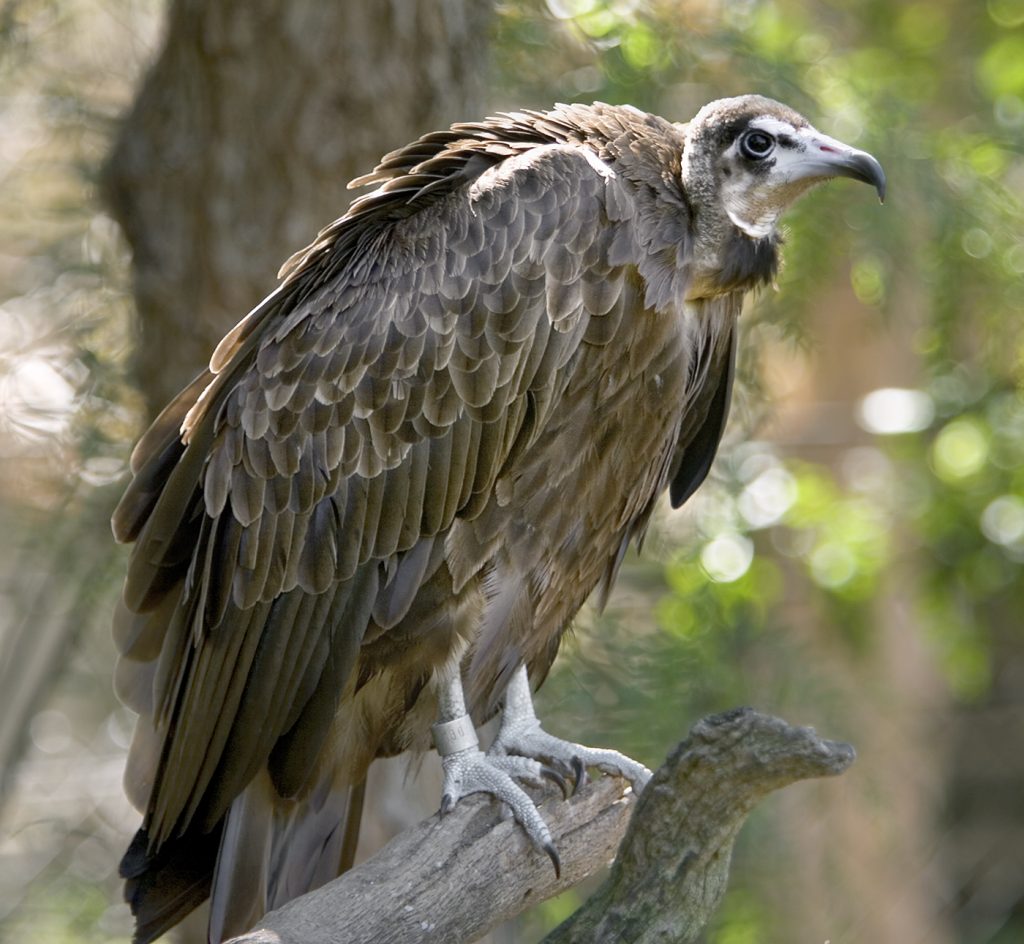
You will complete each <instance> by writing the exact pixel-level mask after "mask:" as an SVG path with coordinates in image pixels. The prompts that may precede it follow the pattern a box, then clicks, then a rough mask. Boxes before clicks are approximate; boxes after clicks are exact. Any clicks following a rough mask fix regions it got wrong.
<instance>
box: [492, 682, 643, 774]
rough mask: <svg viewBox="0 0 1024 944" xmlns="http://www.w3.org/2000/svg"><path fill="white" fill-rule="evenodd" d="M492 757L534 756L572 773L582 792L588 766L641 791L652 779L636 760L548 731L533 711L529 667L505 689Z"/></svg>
mask: <svg viewBox="0 0 1024 944" xmlns="http://www.w3.org/2000/svg"><path fill="white" fill-rule="evenodd" d="M488 754H489V756H491V757H495V758H497V757H500V756H512V757H518V758H527V757H532V758H534V759H535V760H543V761H546V762H548V763H550V764H553V765H555V766H556V767H561V768H562V769H563V770H571V771H573V773H574V776H575V779H576V789H577V790H578V789H579V788H580V787H581V786H582V784H583V782H584V780H585V776H586V768H587V767H597V768H598V769H599V770H603V771H604V772H605V773H611V774H619V775H621V776H623V777H625V778H626V779H627V780H629V781H630V782H631V783H632V784H633V788H634V789H635V790H636V791H637V792H639V791H640V790H642V789H643V788H644V787H645V786H646V785H647V781H648V780H650V778H651V772H650V771H649V770H648V769H647V768H646V767H645V766H644V765H643V764H638V763H637V762H636V761H635V760H633V759H631V758H629V757H627V756H626V755H625V754H620V753H619V752H618V751H609V750H602V749H600V748H593V747H584V746H583V745H582V744H574V743H572V742H571V741H563V740H562V739H561V738H556V737H553V736H552V735H550V734H548V733H547V732H546V731H544V730H543V729H542V728H541V726H540V722H539V721H538V720H537V714H536V712H535V711H534V708H533V697H532V695H531V694H530V680H529V678H528V677H527V674H526V666H523V665H521V666H520V667H519V668H518V669H517V670H516V673H515V675H514V676H512V681H511V682H509V685H508V688H507V689H506V690H505V707H504V710H503V711H502V715H501V729H500V730H499V732H498V736H497V738H496V739H495V741H494V743H493V744H492V745H491V748H490V751H489V752H488Z"/></svg>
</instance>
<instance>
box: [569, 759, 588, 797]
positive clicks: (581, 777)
mask: <svg viewBox="0 0 1024 944" xmlns="http://www.w3.org/2000/svg"><path fill="white" fill-rule="evenodd" d="M572 778H573V789H572V795H573V796H576V794H577V793H579V792H580V790H582V789H583V788H584V787H585V786H586V785H587V765H586V764H584V763H583V758H582V757H580V755H579V754H576V755H574V756H573V759H572Z"/></svg>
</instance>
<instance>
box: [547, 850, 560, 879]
mask: <svg viewBox="0 0 1024 944" xmlns="http://www.w3.org/2000/svg"><path fill="white" fill-rule="evenodd" d="M544 851H545V852H546V853H547V854H548V858H549V859H550V860H551V864H552V865H553V866H554V867H555V878H561V877H562V860H561V859H560V858H559V857H558V850H557V849H556V848H555V846H554V843H550V842H546V843H545V844H544Z"/></svg>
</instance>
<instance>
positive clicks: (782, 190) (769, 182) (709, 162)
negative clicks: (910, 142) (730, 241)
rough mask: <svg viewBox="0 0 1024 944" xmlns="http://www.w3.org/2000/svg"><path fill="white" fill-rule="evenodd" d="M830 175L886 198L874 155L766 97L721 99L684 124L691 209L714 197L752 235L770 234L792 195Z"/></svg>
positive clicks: (685, 169)
mask: <svg viewBox="0 0 1024 944" xmlns="http://www.w3.org/2000/svg"><path fill="white" fill-rule="evenodd" d="M833 177H851V178H853V179H854V180H860V181H863V182H864V183H867V184H871V185H872V186H873V187H874V188H875V190H877V191H878V197H879V199H880V200H884V199H885V173H884V172H883V170H882V165H881V164H879V163H878V161H877V160H875V158H873V157H872V156H871V155H870V154H868V153H866V152H865V151H858V150H857V149H856V148H852V147H850V146H849V145H848V144H843V143H842V142H841V141H837V140H836V139H835V138H830V137H829V136H828V135H826V134H822V133H821V132H820V131H818V130H817V129H816V128H814V127H813V126H812V125H811V124H810V122H808V121H807V119H806V118H804V117H803V116H802V115H799V114H797V112H795V111H793V110H792V109H791V108H787V107H786V106H785V105H781V104H779V102H775V101H772V100H771V99H770V98H763V97H762V96H760V95H743V96H740V97H739V98H723V99H720V100H718V101H715V102H711V103H710V104H708V105H705V106H704V107H703V108H702V109H701V110H700V111H699V112H698V113H697V115H696V117H695V118H694V119H693V120H692V121H691V122H690V123H689V124H688V125H687V126H686V149H685V151H684V154H683V164H682V178H683V181H682V182H683V187H684V188H685V190H686V192H687V194H689V195H690V196H691V200H692V201H693V202H694V203H695V204H696V206H697V209H698V212H699V211H700V210H701V209H703V208H705V207H708V206H713V205H716V204H717V206H718V207H720V208H721V209H722V210H724V212H725V214H726V215H727V216H728V218H729V220H730V221H731V222H732V223H733V225H735V226H736V227H737V228H738V229H740V230H741V231H742V232H744V233H745V234H746V235H747V236H750V237H751V238H754V239H760V238H763V237H765V236H768V235H770V234H771V233H772V231H773V230H774V228H775V225H776V223H777V222H778V219H779V217H780V216H781V215H782V213H783V212H784V211H785V210H786V209H787V208H788V207H789V206H790V204H792V203H793V201H795V200H796V199H797V198H798V197H799V196H800V195H801V194H803V193H806V192H807V191H808V190H810V189H811V187H813V186H814V185H815V184H819V183H822V182H824V181H826V180H831V179H832V178H833Z"/></svg>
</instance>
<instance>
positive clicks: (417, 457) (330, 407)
mask: <svg viewBox="0 0 1024 944" xmlns="http://www.w3.org/2000/svg"><path fill="white" fill-rule="evenodd" d="M834 177H849V178H853V179H854V180H859V181H863V182H865V183H868V184H871V185H873V186H874V187H875V189H876V190H877V192H878V195H879V197H880V198H882V197H884V191H885V176H884V174H883V172H882V168H881V166H880V165H879V163H878V161H877V160H875V158H873V157H872V156H871V155H869V154H867V153H865V152H863V151H859V150H856V149H854V148H852V147H849V146H847V145H845V144H842V143H841V142H839V141H837V140H835V139H833V138H831V137H828V136H826V135H824V134H822V133H820V132H819V131H817V130H815V128H813V127H812V126H811V125H810V124H809V123H808V122H807V120H806V119H805V118H803V117H801V116H800V115H799V114H797V113H796V112H794V111H792V110H791V109H790V108H788V107H786V106H784V105H781V104H779V103H777V102H775V101H772V100H770V99H767V98H763V97H761V96H757V95H746V96H742V97H739V98H729V99H723V100H720V101H715V102H712V103H711V104H709V105H706V106H705V107H704V108H702V109H701V110H700V111H699V112H698V113H697V115H696V116H695V117H694V118H693V119H692V120H691V121H690V122H689V123H686V124H680V123H672V122H669V121H666V120H664V119H662V118H658V117H655V116H654V115H650V114H646V113H644V112H641V111H639V110H637V109H636V108H633V107H629V106H612V105H605V104H600V103H596V104H593V105H578V104H576V105H558V106H556V107H554V108H553V109H552V110H550V111H521V112H512V113H508V114H499V115H497V116H495V117H491V118H488V119H486V120H484V121H480V122H476V123H464V124H456V125H453V126H452V127H451V128H450V129H449V130H447V131H440V132H436V133H433V134H427V135H425V136H423V137H421V138H420V139H419V140H417V141H415V142H413V143H412V144H409V145H407V146H406V147H403V148H401V149H399V150H396V151H394V152H392V153H390V154H388V155H387V156H385V157H384V158H383V160H382V161H381V163H380V164H379V165H378V166H377V168H376V169H375V170H374V171H373V172H372V173H370V174H367V175H366V176H364V177H361V178H359V179H357V180H355V181H353V184H352V186H362V185H376V187H375V189H373V190H372V191H371V192H369V193H367V194H366V195H364V196H362V197H360V198H359V199H357V200H355V202H354V203H353V204H352V206H351V207H350V209H349V210H348V212H346V213H345V215H344V216H342V217H341V218H340V219H338V220H336V221H335V222H334V223H331V224H330V225H329V226H327V227H326V228H325V229H324V230H322V231H321V232H320V233H319V235H318V236H317V237H316V239H315V240H314V241H313V243H312V244H311V245H310V246H309V247H308V248H306V249H304V250H302V251H301V252H299V253H297V254H296V255H294V256H293V257H292V258H291V259H290V260H289V261H288V262H287V263H286V264H285V265H284V267H283V268H282V270H281V278H282V281H281V282H280V285H279V287H278V288H277V289H276V290H275V291H274V292H273V293H272V294H271V295H269V296H268V297H267V298H266V299H265V300H264V301H263V302H262V303H260V304H259V305H258V306H257V307H256V308H255V309H253V311H251V312H250V313H249V314H248V315H246V317H245V318H243V319H242V321H240V322H239V323H238V325H237V326H236V327H235V328H234V329H233V330H232V331H230V332H229V333H228V334H227V336H226V337H225V338H224V339H223V340H222V341H221V342H220V344H219V345H218V346H217V348H216V350H215V351H214V352H213V355H212V358H211V360H210V364H209V369H208V370H205V371H204V372H203V373H201V374H200V375H199V376H198V377H197V378H196V379H195V380H194V381H193V382H192V383H191V384H190V385H189V386H188V387H186V388H185V389H184V390H183V391H182V392H181V393H180V394H179V395H178V396H177V397H176V398H175V399H174V400H173V401H172V402H171V403H170V404H169V405H168V406H167V407H166V409H165V410H164V411H163V412H162V413H161V414H160V416H159V417H158V418H157V419H156V421H155V422H154V423H153V425H152V426H151V427H150V428H149V430H148V431H147V432H146V433H145V434H144V435H143V437H142V439H141V441H140V442H139V443H138V445H137V446H136V448H135V450H134V452H133V454H132V460H131V470H132V473H133V478H132V481H131V483H130V484H129V486H128V488H127V490H126V492H125V495H124V497H123V499H122V500H121V502H120V504H119V506H118V507H117V509H116V511H115V514H114V518H113V530H114V534H115V536H116V538H117V539H118V540H119V541H122V542H131V543H133V544H134V547H133V549H132V552H131V556H130V559H129V563H128V569H127V576H126V580H125V584H124V591H123V596H122V599H121V601H120V603H119V605H118V609H117V612H116V614H115V617H114V634H115V640H116V644H117V648H118V653H119V659H118V663H117V667H116V670H115V686H116V688H117V691H118V693H119V695H120V697H121V698H122V699H123V701H124V702H125V703H126V704H127V705H129V706H130V707H131V708H133V709H134V710H135V711H136V712H138V714H139V718H138V722H137V726H136V731H135V735H134V738H133V743H132V746H131V751H130V754H129V759H128V763H127V771H126V777H125V783H126V790H127V792H128V795H129V798H130V799H131V801H132V802H133V803H134V804H135V805H136V806H137V807H138V808H139V809H140V810H141V811H142V812H143V816H144V818H143V821H142V825H141V828H140V829H139V831H138V833H137V834H136V835H135V838H134V839H133V841H132V843H131V845H130V847H129V849H128V850H127V852H126V854H125V856H124V858H123V860H122V862H121V875H122V876H123V877H124V879H125V882H126V897H127V899H128V901H129V902H130V904H131V907H132V911H133V913H134V915H135V919H136V931H135V941H137V942H140V944H141V942H148V941H152V940H153V939H154V938H156V937H158V936H159V935H160V934H162V933H163V932H164V931H166V930H167V929H168V928H170V927H172V926H173V925H174V924H176V923H177V922H178V921H180V920H181V919H182V918H183V917H184V916H185V915H186V914H188V913H189V912H190V911H192V910H193V909H194V908H195V907H196V906H197V905H199V904H200V903H201V902H203V901H204V900H205V899H206V898H207V897H210V898H211V912H210V925H209V935H210V940H211V941H220V940H222V939H224V938H225V937H229V936H232V935H235V934H238V933H241V932H242V931H244V930H246V929H247V928H249V927H250V926H252V924H253V923H255V922H256V921H257V920H258V919H259V917H261V915H262V914H263V913H264V912H265V911H267V910H269V909H271V908H274V907H278V906H280V905H281V904H282V903H284V902H286V901H288V900H289V899H292V898H294V897H296V896H297V895H300V894H302V893H303V892H305V891H307V890H309V889H311V888H313V887H316V886H318V885H320V884H323V883H324V882H326V881H328V880H330V879H331V878H333V877H335V876H336V875H337V874H339V872H340V871H341V870H342V869H343V868H344V867H345V866H346V864H347V863H348V862H349V861H350V859H351V854H352V844H353V836H354V833H355V830H356V828H357V827H358V809H359V805H360V800H361V791H362V785H363V783H364V778H365V776H366V772H367V767H368V766H369V764H370V763H371V762H372V761H373V760H374V758H377V757H384V756H391V755H396V754H399V753H401V752H404V751H409V750H426V749H428V748H429V747H430V745H431V743H432V739H433V743H434V745H435V746H436V747H437V750H438V752H439V753H440V754H441V756H442V762H443V769H444V788H443V798H442V802H441V808H442V811H444V810H446V809H450V808H451V807H452V805H453V804H455V803H456V802H458V800H459V799H460V798H461V797H463V796H466V795H467V794H471V793H476V792H484V793H487V794H490V795H492V796H493V797H495V798H496V799H497V800H499V801H501V802H502V803H505V804H507V805H508V807H510V808H511V810H512V812H513V813H514V815H515V817H516V819H517V820H518V822H519V823H520V824H521V826H522V828H523V829H524V830H525V832H526V833H527V835H528V836H529V837H530V838H531V839H532V840H533V842H534V843H535V844H536V846H537V847H539V848H541V849H543V850H545V851H546V852H547V853H548V854H549V855H550V856H551V859H552V862H553V863H554V865H555V868H556V869H557V867H558V858H557V852H556V851H555V849H554V847H553V845H552V842H551V836H550V833H549V832H548V829H547V827H546V825H545V823H544V820H543V818H542V817H541V816H540V814H539V813H538V812H537V810H536V808H535V806H534V804H533V803H532V802H531V800H530V799H529V797H528V796H527V794H526V793H525V792H524V791H523V789H522V787H521V786H520V782H521V781H527V782H536V781H538V780H539V778H548V779H553V780H555V781H562V782H563V785H564V780H565V778H567V777H571V778H573V779H575V780H576V781H577V782H578V781H579V780H580V779H581V778H582V776H583V775H584V770H585V768H586V767H598V768H600V769H603V770H605V771H614V772H617V773H620V774H622V775H624V776H625V777H627V778H628V779H629V780H631V781H632V782H633V784H634V785H635V786H636V787H637V788H638V789H641V788H642V787H643V784H644V783H645V782H646V779H647V778H648V776H649V772H648V771H647V770H646V768H644V767H643V766H642V765H640V764H638V763H636V762H635V761H632V760H630V759H629V758H628V757H625V756H624V755H622V754H619V753H617V752H615V751H608V750H598V749H592V748H587V747H583V746H581V745H579V744H574V743H571V742H569V741H564V740H561V739H559V738H556V737H554V736H552V735H550V734H548V733H547V732H545V731H544V730H543V729H542V728H541V727H540V724H539V722H538V720H537V717H536V715H535V713H534V710H533V704H532V700H531V691H532V689H533V688H535V687H536V686H537V685H538V684H539V683H540V682H541V681H542V680H543V679H544V676H545V674H546V673H547V671H548V669H549V667H550V666H551V663H552V660H553V659H554V658H555V654H556V652H557V650H558V645H559V640H560V638H561V637H562V634H563V633H564V632H565V631H566V629H567V628H568V627H569V625H570V623H571V621H572V619H573V617H574V616H575V614H576V613H577V611H578V610H579V609H580V607H581V606H582V605H583V603H584V601H585V600H586V599H587V598H588V597H589V596H590V595H591V594H592V593H595V592H596V598H597V601H598V604H601V603H603V601H604V600H605V598H606V597H607V595H608V593H609V591H610V590H611V587H612V584H613V582H614V580H615V576H616V573H617V571H618V569H619V566H620V564H621V563H622V559H623V555H624V554H625V552H626V549H627V548H628V546H629V545H630V544H631V543H634V542H638V541H639V540H640V539H641V538H642V537H643V535H644V532H645V529H646V528H647V526H648V523H649V521H650V519H651V515H652V512H653V510H654V508H655V507H656V505H657V503H658V500H659V497H660V496H661V495H662V494H663V493H664V492H665V491H666V490H667V491H668V494H669V496H670V499H671V504H672V505H673V506H675V507H678V506H680V505H682V504H683V502H685V501H686V500H687V499H688V498H689V497H690V496H691V495H692V494H693V492H694V490H695V489H696V488H697V487H698V486H699V485H700V484H701V482H702V481H703V480H704V478H705V477H706V476H707V474H708V469H709V467H710V466H711V462H712V460H713V458H714V455H715V452H716V450H717V448H718V443H719V440H720V438H721V435H722V429H723V427H724V425H725V422H726V417H727V414H728V411H729V400H730V391H731V388H732V378H733V369H734V368H733V365H734V362H735V356H736V335H737V319H738V318H739V315H740V310H741V308H742V305H743V299H744V296H745V295H746V294H747V293H748V292H749V291H751V290H752V289H756V288H757V287H758V286H763V285H767V284H769V283H771V281H772V279H773V276H774V274H775V272H776V267H777V262H778V249H779V243H780V236H779V233H778V230H777V224H778V221H779V217H780V216H781V215H782V213H783V212H784V211H785V210H786V208H787V207H788V206H789V205H790V204H791V203H793V201H794V200H796V198H797V197H799V196H800V195H801V194H803V193H804V192H805V191H807V190H809V189H810V188H811V187H813V186H814V185H815V184H817V183H819V182H822V181H825V180H828V179H830V178H834ZM499 710H500V711H501V713H502V715H501V723H500V728H499V732H498V734H497V739H496V741H495V742H494V744H493V745H491V746H490V747H489V749H488V750H486V751H483V750H481V748H480V746H479V742H478V739H477V734H476V726H477V725H479V724H480V723H482V722H483V721H484V720H486V719H487V718H489V717H490V716H492V715H494V714H496V713H497V712H498V711H499Z"/></svg>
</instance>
